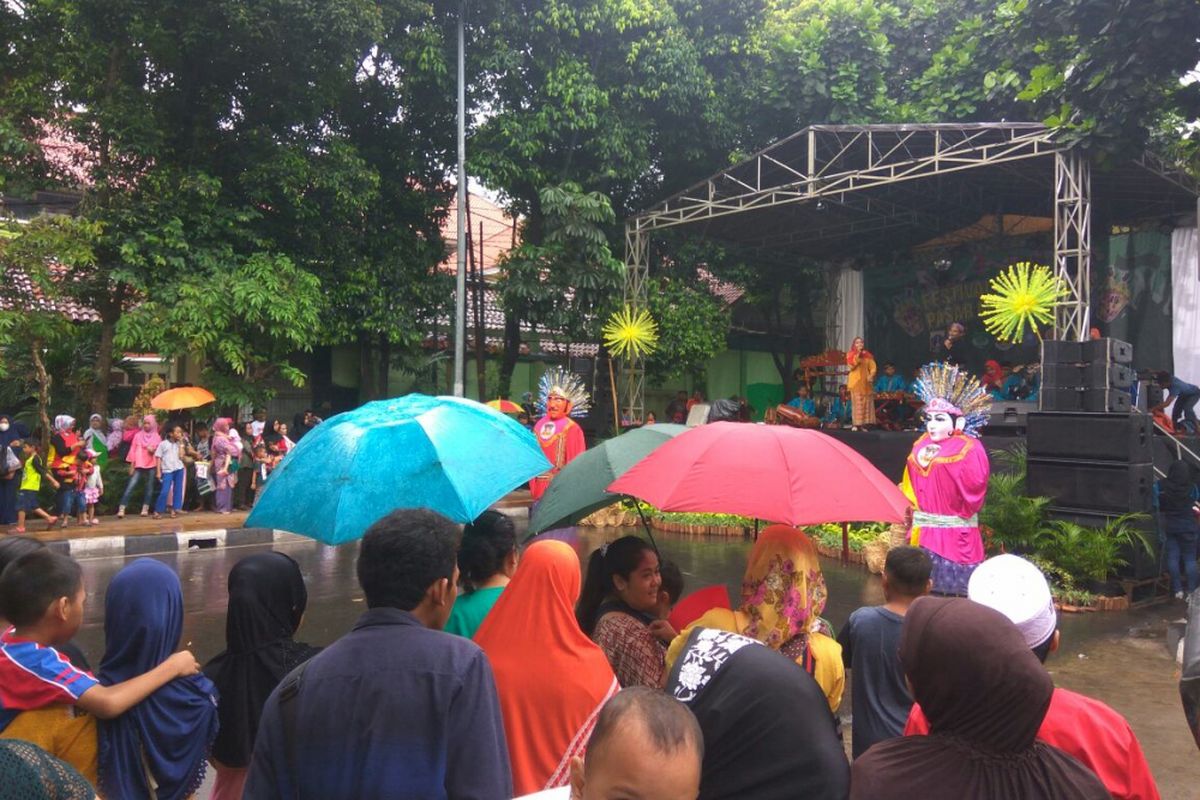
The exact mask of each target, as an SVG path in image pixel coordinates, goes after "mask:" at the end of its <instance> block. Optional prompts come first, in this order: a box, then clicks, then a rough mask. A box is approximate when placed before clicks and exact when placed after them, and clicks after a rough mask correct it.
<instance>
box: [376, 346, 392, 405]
mask: <svg viewBox="0 0 1200 800" xmlns="http://www.w3.org/2000/svg"><path fill="white" fill-rule="evenodd" d="M391 373H392V342H391V340H390V339H388V336H387V334H386V333H385V334H382V335H381V336H380V337H379V380H378V381H377V382H376V384H375V391H376V399H377V400H382V399H384V398H387V397H389V396H391V392H390V391H389V388H388V382H389V380H390V379H391Z"/></svg>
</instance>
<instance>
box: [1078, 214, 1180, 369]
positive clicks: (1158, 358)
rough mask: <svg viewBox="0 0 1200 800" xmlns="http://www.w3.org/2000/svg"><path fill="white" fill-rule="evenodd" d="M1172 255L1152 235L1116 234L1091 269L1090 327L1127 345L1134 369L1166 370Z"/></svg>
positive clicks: (1167, 244) (1168, 243) (1159, 236)
mask: <svg viewBox="0 0 1200 800" xmlns="http://www.w3.org/2000/svg"><path fill="white" fill-rule="evenodd" d="M1172 250H1173V247H1172V240H1171V237H1168V236H1167V235H1166V234H1165V233H1162V232H1160V231H1157V230H1155V231H1140V232H1135V233H1122V234H1117V235H1114V236H1112V237H1110V238H1109V240H1108V248H1107V257H1106V258H1105V259H1103V261H1101V262H1100V263H1096V264H1094V265H1093V268H1092V269H1093V271H1092V303H1091V305H1092V327H1095V328H1099V329H1100V332H1101V334H1103V335H1104V336H1111V337H1113V338H1115V339H1120V340H1121V341H1124V342H1131V343H1132V344H1133V366H1134V368H1135V369H1139V370H1146V369H1165V370H1167V371H1170V370H1171V364H1172V358H1171V339H1172V319H1173V318H1174V311H1173V309H1172V305H1173V302H1172V294H1173V293H1172V288H1171V287H1172V276H1171V272H1172V264H1173V260H1174V259H1173V255H1172ZM1174 339H1175V342H1176V343H1177V344H1176V348H1175V352H1176V353H1178V352H1179V350H1178V342H1179V335H1178V333H1176V334H1175V336H1174ZM1175 363H1178V361H1176V362H1175Z"/></svg>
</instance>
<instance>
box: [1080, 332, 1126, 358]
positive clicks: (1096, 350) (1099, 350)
mask: <svg viewBox="0 0 1200 800" xmlns="http://www.w3.org/2000/svg"><path fill="white" fill-rule="evenodd" d="M1082 344H1083V360H1084V361H1090V362H1092V363H1095V362H1097V361H1109V362H1112V363H1114V364H1129V363H1131V362H1132V361H1133V345H1131V344H1130V343H1129V342H1122V341H1121V340H1120V339H1109V338H1104V339H1091V340H1089V341H1086V342H1083V343H1082Z"/></svg>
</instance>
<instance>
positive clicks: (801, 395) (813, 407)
mask: <svg viewBox="0 0 1200 800" xmlns="http://www.w3.org/2000/svg"><path fill="white" fill-rule="evenodd" d="M788 405H789V406H790V407H792V408H798V409H800V411H801V412H802V413H804V414H807V415H808V416H810V417H815V416H816V415H817V401H816V400H813V399H812V398H811V397H809V391H808V387H807V386H805V385H804V384H803V383H802V384H800V386H799V388H797V389H796V396H795V397H793V398H792V399H791V400H789V401H788Z"/></svg>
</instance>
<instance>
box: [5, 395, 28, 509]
mask: <svg viewBox="0 0 1200 800" xmlns="http://www.w3.org/2000/svg"><path fill="white" fill-rule="evenodd" d="M28 436H29V429H28V428H26V427H25V426H24V425H22V424H21V423H19V422H17V421H16V420H14V419H13V418H12V416H11V415H9V414H0V525H14V524H16V521H17V488H18V487H19V486H20V485H21V453H20V452H19V451H20V448H16V449H14V448H13V446H12V444H13V442H16V441H24V440H25V438H26V437H28Z"/></svg>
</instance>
